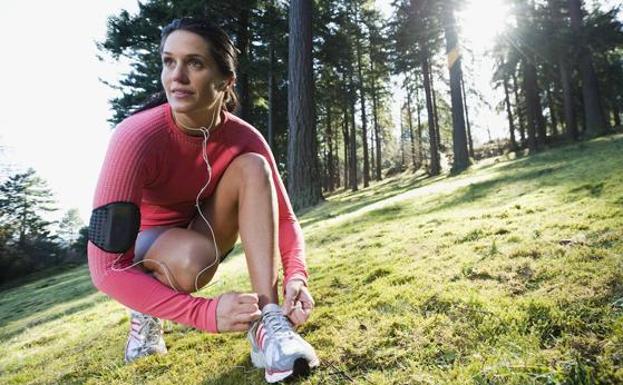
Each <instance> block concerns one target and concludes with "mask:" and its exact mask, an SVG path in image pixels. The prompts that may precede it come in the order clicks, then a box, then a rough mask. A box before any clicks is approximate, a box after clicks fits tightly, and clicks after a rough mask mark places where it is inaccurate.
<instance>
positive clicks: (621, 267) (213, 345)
mask: <svg viewBox="0 0 623 385" xmlns="http://www.w3.org/2000/svg"><path fill="white" fill-rule="evenodd" d="M622 171H623V135H617V136H613V137H608V138H600V139H597V140H594V141H591V142H588V143H581V144H577V145H574V146H569V147H564V148H559V149H554V150H550V151H547V152H544V153H541V154H538V155H536V156H532V157H526V158H520V159H516V160H499V161H495V162H493V161H490V162H489V163H481V164H479V165H476V166H475V167H473V168H472V169H471V170H470V171H468V172H466V173H464V174H462V175H460V176H455V177H448V176H442V177H438V178H434V179H426V178H423V177H421V176H412V175H406V174H405V175H402V176H399V177H396V178H392V179H390V180H386V181H383V182H381V183H378V184H375V185H373V186H371V187H370V188H368V189H364V190H361V191H359V192H357V193H354V194H353V193H341V194H337V195H334V196H332V197H330V198H329V199H328V201H327V202H325V203H324V204H322V205H320V206H318V207H316V208H314V209H312V210H310V211H308V212H306V213H305V214H304V215H302V216H301V218H300V219H301V223H302V225H303V226H304V232H305V237H306V242H307V254H308V262H309V266H310V271H311V277H312V280H311V282H310V286H311V289H312V293H313V294H314V296H315V300H316V303H317V308H316V310H315V312H314V314H313V316H312V319H311V320H310V322H308V323H307V324H306V325H305V326H304V327H302V328H301V329H300V332H301V333H302V334H303V335H304V336H305V338H306V339H307V340H308V341H309V342H310V343H312V345H314V346H315V347H316V349H317V351H318V354H319V356H320V358H321V360H322V365H321V367H320V368H319V369H318V370H317V371H316V372H314V374H313V375H312V376H310V377H308V378H306V379H303V380H300V381H298V382H297V383H302V384H350V383H357V384H517V385H519V384H522V385H523V384H592V383H602V384H617V383H618V384H620V383H623V257H622V256H623V172H622ZM238 249H239V248H238ZM248 287H249V286H248V281H247V278H246V273H245V267H244V259H243V257H242V255H241V253H240V251H239V250H237V253H236V254H235V255H234V256H233V257H232V258H231V259H230V260H228V261H226V262H225V263H224V264H223V266H221V268H220V271H219V273H218V276H217V281H216V283H215V284H213V285H211V286H210V287H209V288H207V289H205V290H203V291H202V292H201V294H202V295H208V296H210V295H215V294H217V293H220V292H223V291H227V290H233V289H237V290H244V289H248ZM0 294H1V295H0V342H1V348H0V349H1V350H0V383H2V384H23V383H32V384H56V383H61V384H82V383H87V384H140V383H149V384H173V383H175V384H261V383H263V373H262V371H260V370H256V369H254V368H252V366H251V363H250V359H249V347H248V343H247V342H246V340H245V338H244V336H243V335H240V334H237V335H208V334H204V333H200V332H197V331H195V330H190V329H187V328H184V327H182V326H179V325H173V324H168V325H167V329H168V330H167V331H168V332H167V334H166V335H165V339H166V341H167V345H168V346H169V354H167V355H166V356H161V357H149V358H147V359H143V360H140V361H138V362H136V363H134V364H132V365H124V364H123V348H124V345H125V339H126V334H127V331H128V316H127V312H126V310H125V309H124V308H123V307H122V306H121V305H119V304H117V303H116V302H114V301H112V300H110V299H108V298H107V297H105V296H104V295H102V294H100V293H98V292H96V291H95V290H94V289H93V287H92V286H91V282H90V278H89V276H88V271H87V269H86V267H80V268H77V269H74V270H71V271H69V272H66V273H63V274H60V275H56V276H52V277H49V278H46V279H42V280H40V281H37V282H33V283H30V284H27V285H24V286H22V287H19V288H15V289H11V290H8V291H4V292H2V293H0Z"/></svg>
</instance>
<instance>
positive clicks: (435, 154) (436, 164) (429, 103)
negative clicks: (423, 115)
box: [422, 52, 441, 176]
mask: <svg viewBox="0 0 623 385" xmlns="http://www.w3.org/2000/svg"><path fill="white" fill-rule="evenodd" d="M428 60H429V57H428V53H427V52H425V53H424V54H423V60H422V74H423V76H424V90H425V94H426V110H427V112H428V135H429V138H430V140H429V142H430V165H429V170H428V172H429V174H430V175H431V176H435V175H439V174H440V173H441V164H440V161H439V142H438V139H437V132H436V129H435V113H434V111H433V110H434V108H433V98H432V95H431V79H430V73H429V64H428Z"/></svg>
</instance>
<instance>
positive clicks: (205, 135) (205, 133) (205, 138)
mask: <svg viewBox="0 0 623 385" xmlns="http://www.w3.org/2000/svg"><path fill="white" fill-rule="evenodd" d="M226 83H227V82H226V81H225V82H223V84H226ZM178 123H180V122H178ZM180 125H181V126H182V127H184V128H185V129H187V130H193V131H201V133H202V134H203V150H202V157H203V160H204V161H205V163H206V170H207V171H208V180H207V182H206V184H205V185H204V186H203V187H202V188H201V190H200V191H199V194H197V197H196V199H195V207H196V208H197V211H198V212H199V215H200V216H201V218H202V219H203V220H204V221H205V223H206V225H208V229H210V234H211V235H212V241H213V242H214V252H215V257H214V262H212V263H211V264H209V265H208V266H206V267H204V268H203V269H202V270H201V271H200V272H199V273H197V275H196V276H195V291H199V287H198V286H197V283H198V280H199V276H200V275H201V274H203V272H204V271H206V270H208V269H210V268H211V267H212V266H214V265H216V264H217V263H219V262H220V258H221V253H220V251H219V249H218V245H217V244H216V236H215V235H214V230H213V229H212V226H211V225H210V221H208V219H207V218H206V217H205V215H203V211H202V210H201V206H200V205H199V197H200V196H201V194H203V192H204V191H205V189H206V188H208V185H209V184H210V181H211V180H212V167H211V166H210V161H209V160H208V139H209V138H210V131H208V129H206V128H205V127H200V128H191V127H187V126H185V125H183V124H182V123H180ZM123 254H125V253H120V254H119V256H117V259H115V260H114V261H113V263H112V266H111V269H112V270H113V271H125V270H128V269H131V268H132V267H134V266H138V265H140V264H141V263H144V262H145V259H144V258H143V259H142V260H140V261H138V262H135V263H133V264H131V265H130V266H127V267H123V268H116V267H115V264H116V263H117V262H118V261H119V259H120V258H121V257H122V256H123ZM150 262H156V263H157V264H159V265H160V266H162V268H163V270H164V273H165V275H166V277H167V280H168V281H169V285H170V286H171V288H172V289H173V290H174V291H175V292H179V291H178V290H177V288H176V287H175V285H174V284H173V282H172V281H171V277H169V268H168V267H167V265H165V264H164V263H163V262H160V261H156V260H150Z"/></svg>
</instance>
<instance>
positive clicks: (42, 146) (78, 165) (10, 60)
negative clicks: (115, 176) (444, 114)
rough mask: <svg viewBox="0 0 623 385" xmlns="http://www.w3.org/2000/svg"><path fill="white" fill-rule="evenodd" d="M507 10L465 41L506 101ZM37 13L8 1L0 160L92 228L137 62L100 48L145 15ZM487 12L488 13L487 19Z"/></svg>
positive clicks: (467, 24) (497, 11)
mask: <svg viewBox="0 0 623 385" xmlns="http://www.w3.org/2000/svg"><path fill="white" fill-rule="evenodd" d="M603 1H604V2H607V3H610V4H615V3H616V1H615V0H603ZM376 3H377V6H378V7H379V9H381V10H382V11H383V12H384V13H385V15H389V14H390V11H391V8H390V6H389V3H390V0H376ZM501 4H502V0H487V1H484V0H473V1H471V6H468V8H467V9H466V10H465V11H464V12H463V13H462V14H461V15H459V19H460V20H461V28H462V35H461V36H462V38H464V39H465V42H466V44H469V45H471V46H472V48H473V49H474V51H475V56H476V59H477V62H476V63H475V65H474V68H475V69H476V71H475V73H474V79H475V82H476V83H477V85H478V87H479V88H480V89H481V90H482V92H484V93H485V94H486V95H488V96H489V97H496V98H499V94H495V91H493V90H491V87H490V85H489V80H490V77H491V73H492V70H491V63H490V61H489V62H487V60H486V59H483V56H484V55H482V53H483V52H484V50H485V49H486V48H488V47H489V45H490V44H491V41H492V37H493V36H494V32H495V31H497V30H498V29H499V27H500V26H501V22H503V20H504V8H503V7H502V6H501ZM33 7H34V6H33V5H32V3H31V2H25V1H22V0H3V1H2V13H0V47H2V50H3V55H2V57H3V60H1V61H0V73H1V74H3V79H2V80H3V82H2V83H3V84H2V90H3V91H4V92H1V93H0V147H3V152H2V153H0V164H7V163H8V164H9V166H10V167H11V168H12V170H13V171H14V172H15V171H24V170H26V169H27V168H29V167H32V168H34V169H35V170H36V171H37V174H38V175H39V176H41V177H42V178H43V179H45V180H46V181H47V183H48V186H49V188H50V189H51V190H52V191H53V192H54V194H55V198H56V200H57V202H58V205H57V207H59V211H58V212H57V213H56V214H55V215H53V216H52V217H51V219H59V218H60V217H61V216H62V215H63V214H64V213H65V212H66V211H67V210H68V209H70V208H77V209H78V210H79V212H80V216H81V218H82V220H83V221H84V222H85V223H88V219H89V216H90V214H91V208H92V206H91V204H92V199H93V194H94V190H95V185H96V183H97V178H98V174H99V171H100V167H101V163H102V161H103V159H104V155H105V152H106V147H107V145H108V140H109V137H110V135H111V133H112V130H111V127H110V125H109V123H108V122H107V119H108V118H110V117H111V116H112V113H111V111H110V107H109V103H108V100H109V99H111V98H112V97H114V96H115V95H116V93H115V91H113V90H111V89H110V88H109V87H108V86H106V85H104V84H102V83H101V82H100V81H99V80H98V79H99V78H102V79H106V80H108V81H111V82H112V83H116V81H117V80H118V79H119V77H120V76H121V74H122V73H124V72H126V71H127V70H128V67H127V64H125V65H124V64H119V63H116V62H113V61H110V60H108V61H105V62H100V61H98V60H97V58H96V54H97V53H98V52H97V49H96V46H95V42H96V41H102V40H103V39H104V37H105V33H106V20H107V18H108V16H110V15H116V14H118V13H119V12H120V11H121V10H122V9H126V10H128V11H129V12H130V13H135V12H136V11H137V8H138V7H137V1H136V0H89V1H84V0H56V1H39V2H37V5H36V7H34V8H35V9H34V10H33ZM24 15H27V17H24ZM72 15H78V16H77V17H76V16H72ZM483 15H487V20H486V22H483V17H482V16H483ZM398 81H399V80H398V79H397V82H398ZM396 87H397V86H396ZM403 99H404V94H403V93H402V92H401V91H400V90H399V89H396V90H395V92H394V103H392V105H393V106H394V111H393V116H394V118H395V121H396V123H395V124H396V125H398V123H397V121H398V116H399V115H398V114H399V110H398V108H399V106H400V104H402V101H403ZM498 100H499V99H498ZM472 120H473V121H475V122H477V126H478V127H475V129H474V133H475V135H476V136H477V137H478V138H477V139H479V138H480V139H485V140H486V136H488V134H489V132H491V133H492V134H493V135H494V136H496V135H503V134H505V132H504V130H505V127H506V126H505V124H506V123H505V121H504V117H503V116H501V115H499V114H495V113H493V112H482V113H480V114H478V115H473V116H472ZM487 129H488V130H489V132H488V131H487ZM0 176H1V175H0Z"/></svg>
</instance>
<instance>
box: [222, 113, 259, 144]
mask: <svg viewBox="0 0 623 385" xmlns="http://www.w3.org/2000/svg"><path fill="white" fill-rule="evenodd" d="M226 114H227V120H228V122H227V128H226V129H227V130H228V131H229V133H230V134H231V135H230V137H231V139H232V140H233V141H236V142H237V141H242V142H247V143H249V144H265V143H266V139H265V138H264V135H262V133H261V132H260V131H259V130H258V129H257V128H255V127H254V126H253V125H252V124H251V123H249V122H247V121H245V120H243V119H242V118H240V117H238V116H236V115H234V114H232V113H230V112H227V113H226Z"/></svg>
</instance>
